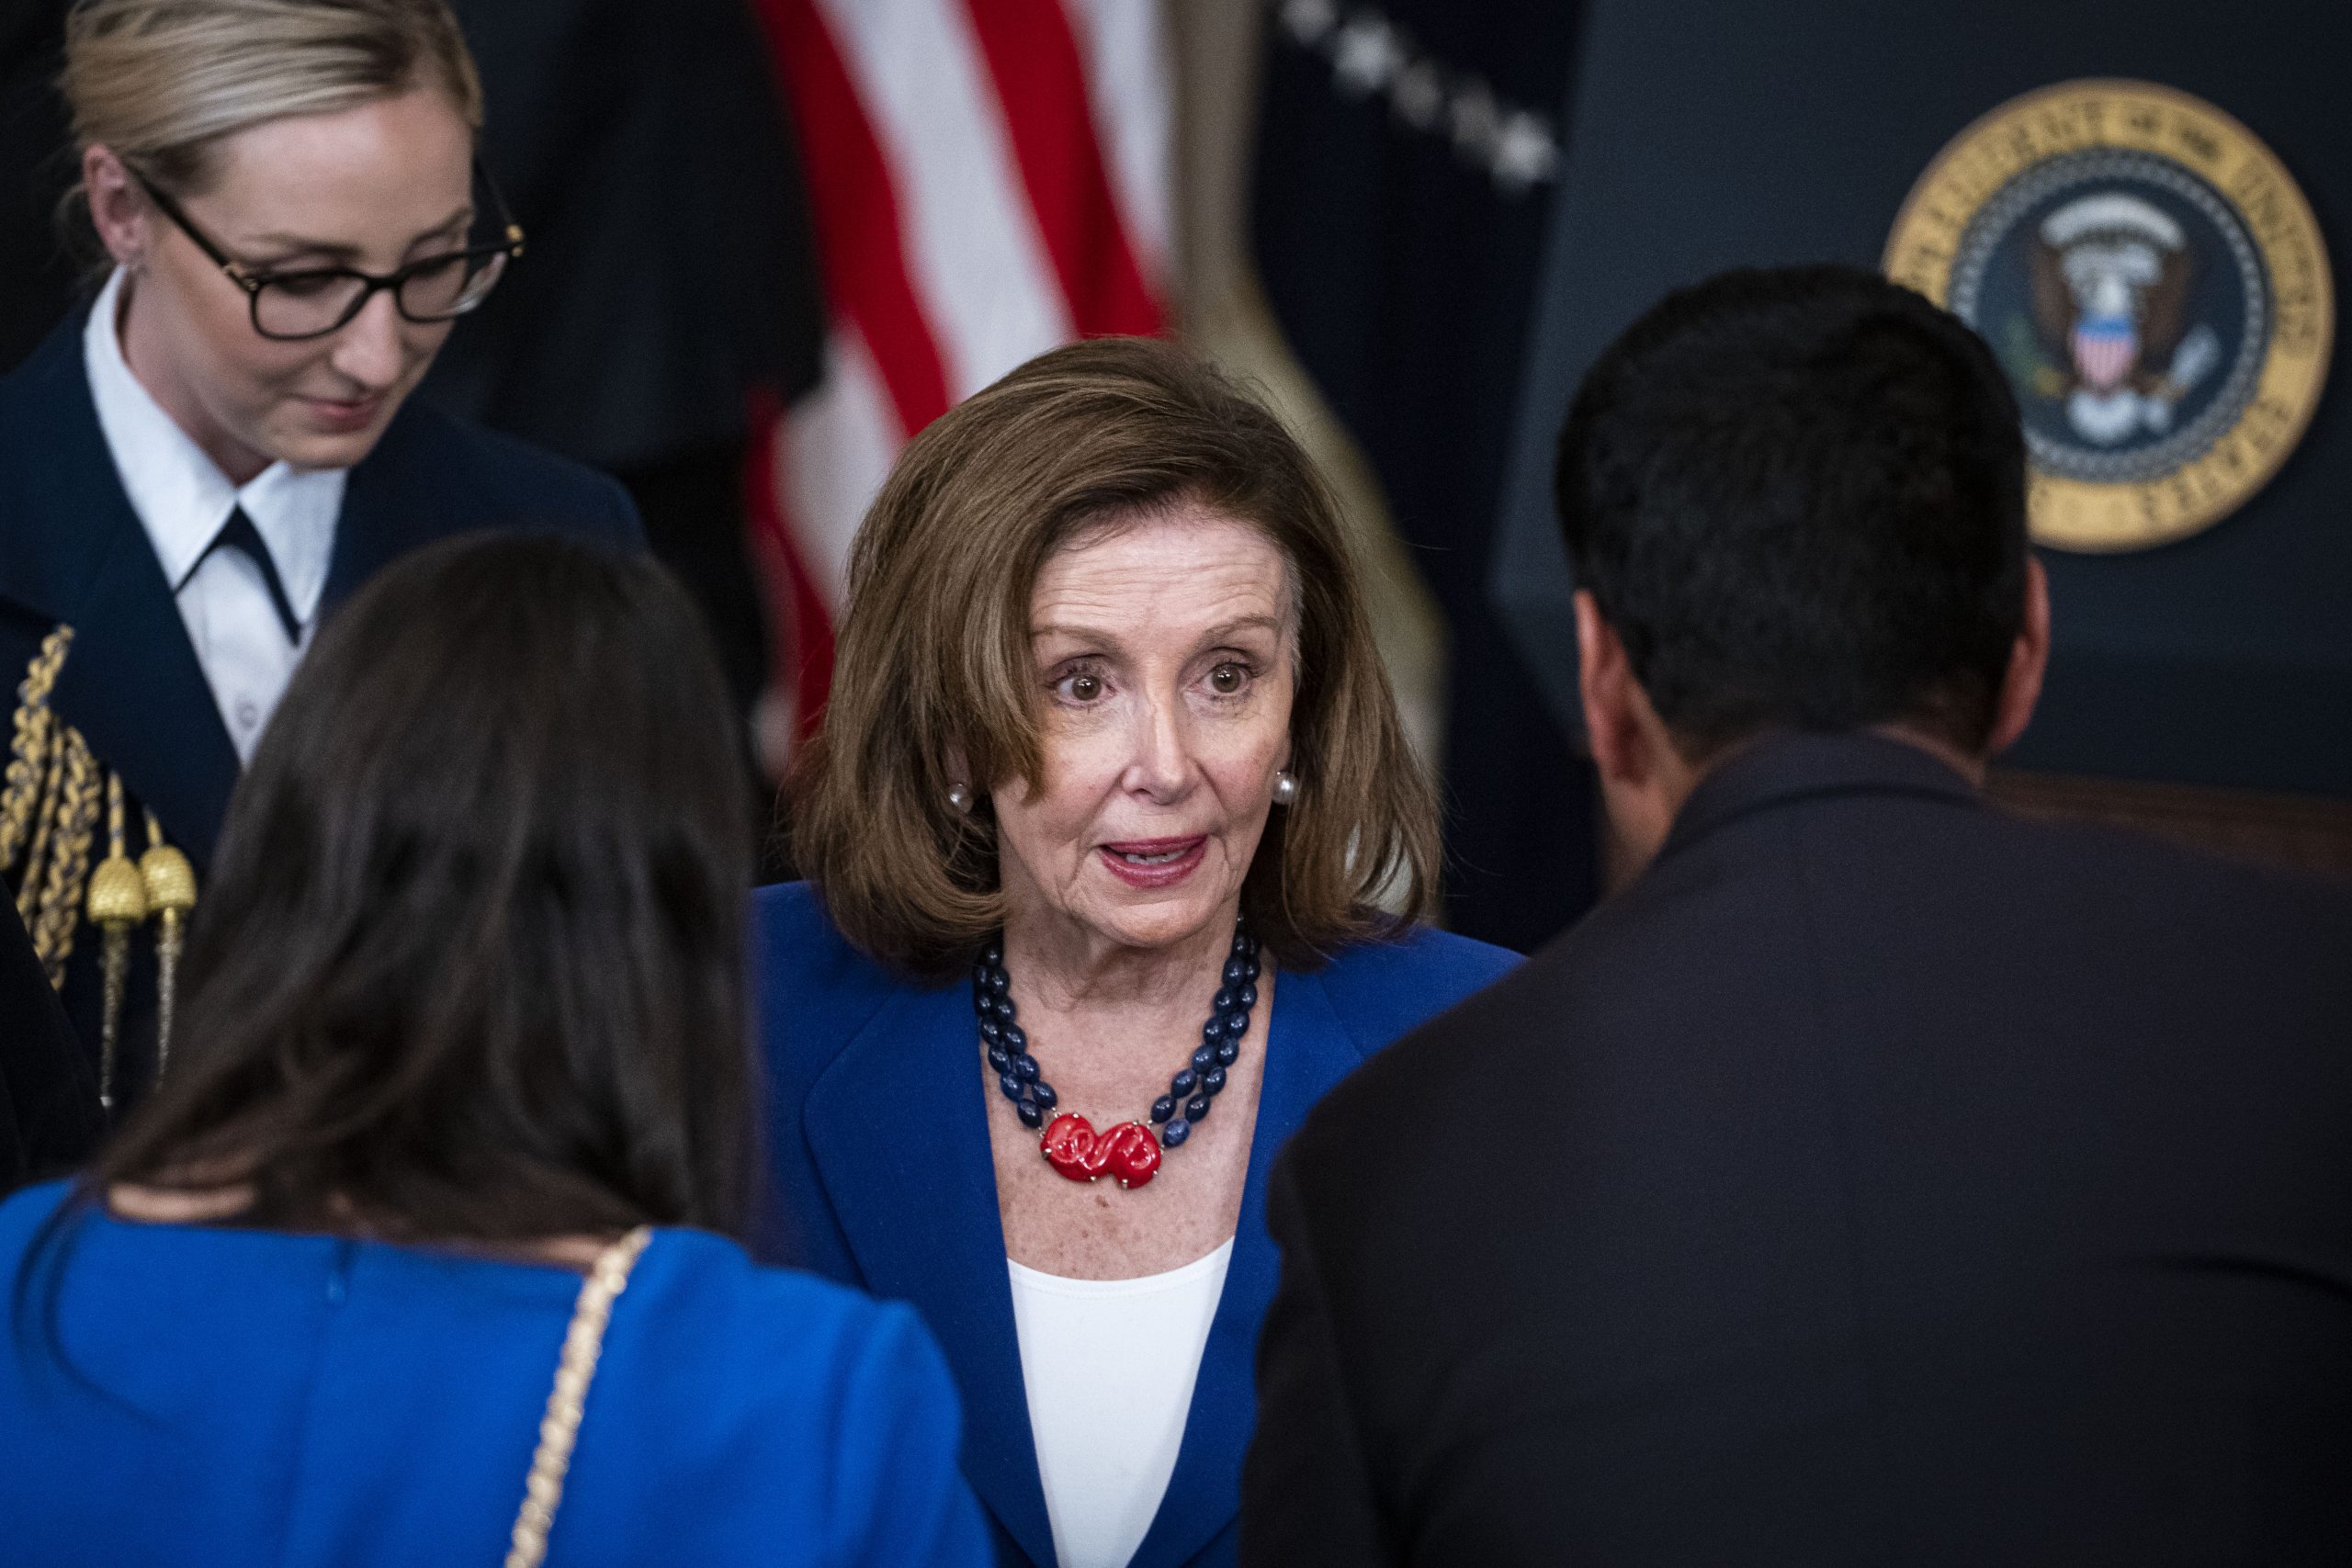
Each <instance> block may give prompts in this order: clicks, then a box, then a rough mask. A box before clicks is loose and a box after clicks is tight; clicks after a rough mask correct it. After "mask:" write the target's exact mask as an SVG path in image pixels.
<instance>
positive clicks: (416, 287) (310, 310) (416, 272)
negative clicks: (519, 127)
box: [130, 159, 523, 343]
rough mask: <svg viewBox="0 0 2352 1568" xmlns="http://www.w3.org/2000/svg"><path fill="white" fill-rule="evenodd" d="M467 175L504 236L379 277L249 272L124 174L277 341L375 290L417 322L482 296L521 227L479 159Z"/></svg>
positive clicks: (332, 319)
mask: <svg viewBox="0 0 2352 1568" xmlns="http://www.w3.org/2000/svg"><path fill="white" fill-rule="evenodd" d="M474 175H475V177H476V178H477V179H479V180H480V181H481V186H482V188H483V189H484V190H486V191H488V192H489V193H490V200H491V205H492V208H493V209H495V211H496V213H497V215H498V216H497V222H498V226H499V229H500V231H502V232H503V234H504V235H505V236H506V237H505V238H504V239H503V240H502V241H500V242H499V243H496V244H490V245H469V246H468V247H467V248H466V249H464V250H460V251H444V252H442V253H441V254H439V255H434V256H426V257H425V258H424V259H423V260H422V261H413V262H411V263H409V264H408V265H406V266H404V267H401V269H400V270H399V271H397V272H388V273H384V274H382V275H381V276H379V275H377V274H375V273H371V272H361V271H359V270H358V269H357V268H356V267H347V266H306V267H295V268H290V269H288V270H286V271H283V272H278V271H269V270H264V269H261V268H256V267H249V266H247V265H244V264H243V263H242V262H240V261H238V260H236V259H235V258H233V257H232V256H231V255H230V254H228V253H227V252H225V251H223V250H222V249H221V248H220V246H219V245H217V244H215V243H213V242H212V240H211V237H210V236H209V235H208V234H206V233H205V231H203V230H201V229H199V228H198V227H197V226H196V224H195V223H194V222H193V221H191V220H189V218H188V215H187V213H186V212H184V211H182V210H181V209H180V205H179V203H178V202H176V201H174V200H173V199H172V198H171V197H168V196H165V195H164V193H163V192H162V191H160V190H158V189H157V188H155V186H154V184H153V182H152V181H150V180H149V179H148V178H147V176H146V175H142V174H141V173H139V171H138V170H136V169H133V170H131V171H130V177H131V178H132V179H134V180H137V181H138V182H139V188H140V189H141V190H143V191H145V192H146V193H147V199H148V200H150V201H152V202H153V203H154V204H155V205H156V206H157V207H158V208H160V209H163V213H164V217H166V218H168V219H170V220H172V221H173V222H174V223H175V224H177V225H178V226H179V231H180V232H181V233H183V234H186V235H187V237H188V238H189V239H190V240H193V241H194V242H196V247H197V249H198V250H200V251H202V252H203V253H204V254H206V255H208V256H209V257H211V258H212V264H213V265H215V266H218V267H219V268H220V270H221V271H222V272H224V273H226V274H228V275H229V281H230V282H232V283H234V284H235V285H236V286H237V287H238V288H242V289H243V290H244V291H245V298H246V300H247V301H248V302H249V304H250V305H251V306H252V309H253V318H254V331H255V332H257V333H261V335H262V336H264V337H266V338H276V339H277V340H278V341H279V342H281V343H297V342H300V341H301V340H302V339H304V338H313V337H324V336H326V335H327V334H328V333H331V332H334V331H336V330H338V329H339V328H341V327H342V326H343V325H344V324H345V322H347V321H350V320H351V319H352V318H353V317H354V316H356V315H357V314H359V312H360V310H361V308H362V307H364V306H365V305H366V304H367V303H368V300H369V299H373V298H374V297H375V294H376V291H377V290H378V289H379V288H389V289H390V290H391V293H392V303H393V304H394V305H395V306H396V307H398V309H399V310H400V313H401V315H403V316H405V317H407V318H408V319H409V320H410V321H415V322H418V323H419V324H430V323H432V322H435V321H451V320H453V319H455V318H457V317H458V316H462V315H464V314H465V313H466V312H467V311H469V310H472V309H473V308H474V307H475V306H477V305H479V304H481V302H482V300H484V299H487V298H488V297H489V295H490V291H491V290H492V288H496V287H497V285H498V280H499V278H500V277H501V276H503V275H504V273H505V271H506V264H507V263H508V262H509V261H511V260H513V259H514V258H515V257H516V256H519V255H521V254H523V230H522V226H521V225H519V224H517V223H516V222H515V215H514V214H513V213H511V212H509V211H508V210H507V208H506V198H505V197H503V196H501V195H500V194H499V191H498V186H497V184H496V183H495V182H494V181H492V179H491V177H490V171H489V170H488V169H485V168H483V167H482V166H481V160H479V159H477V160H475V163H474Z"/></svg>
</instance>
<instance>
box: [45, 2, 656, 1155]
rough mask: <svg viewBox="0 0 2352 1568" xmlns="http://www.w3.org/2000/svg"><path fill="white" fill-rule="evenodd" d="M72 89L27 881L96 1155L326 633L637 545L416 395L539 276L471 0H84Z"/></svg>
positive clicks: (572, 474) (151, 1049) (592, 483)
mask: <svg viewBox="0 0 2352 1568" xmlns="http://www.w3.org/2000/svg"><path fill="white" fill-rule="evenodd" d="M62 88H63V91H64V95H65V98H66V101H67V107H68V109H69V110H70V113H71V117H72V122H73V128H74V142H75V148H74V151H75V152H77V153H78V158H79V167H80V170H81V174H82V181H81V185H80V187H79V189H78V191H77V193H76V197H77V205H78V207H79V209H81V210H83V211H85V212H86V217H87V237H90V238H94V239H95V242H96V246H97V247H98V248H99V249H100V250H102V252H103V254H104V257H105V267H104V270H103V271H102V272H101V273H98V274H96V276H95V277H94V281H96V280H98V279H102V282H101V284H100V287H98V288H97V289H96V298H95V299H94V300H93V301H92V302H91V303H90V305H89V306H87V307H86V308H85V309H82V310H76V311H74V313H73V314H72V315H71V316H70V317H69V318H68V319H67V320H66V321H62V322H60V323H59V325H58V327H57V329H56V331H55V332H54V333H51V336H50V338H49V340H48V341H47V342H46V343H45V344H42V345H41V346H40V348H39V349H38V350H37V351H35V353H34V354H33V355H32V357H31V358H30V359H29V360H28V361H27V362H26V363H25V364H24V365H22V366H21V367H17V369H16V370H15V371H14V372H13V373H11V374H9V375H8V376H6V378H0V517H5V518H6V538H5V541H0V686H6V687H10V688H16V689H17V696H18V707H17V714H16V716H15V719H16V722H15V724H14V725H13V727H12V728H11V730H10V740H11V742H12V744H13V755H12V756H11V758H10V760H9V763H8V768H7V774H6V789H5V793H4V794H0V877H5V880H6V888H7V892H8V895H9V896H10V897H13V898H14V899H15V900H16V904H17V910H18V912H19V914H20V915H21V916H22V918H23V919H24V921H25V924H26V925H27V926H28V928H29V929H30V931H31V933H32V937H33V942H34V945H35V947H36V948H37V949H38V951H39V953H40V959H41V962H42V964H43V965H44V967H45V969H46V970H47V973H48V976H49V978H50V980H51V984H53V985H55V986H57V987H59V988H60V989H61V991H62V995H63V998H64V1000H65V1003H66V1010H67V1011H68V1013H69V1014H71V1016H72V1017H73V1019H74V1023H75V1025H76V1029H77V1032H79V1034H80V1035H81V1036H82V1043H83V1045H84V1047H85V1050H86V1051H87V1053H88V1055H89V1066H90V1074H89V1077H90V1079H91V1082H92V1084H93V1086H94V1089H95V1091H96V1093H95V1096H94V1102H93V1103H92V1104H90V1105H89V1106H88V1107H87V1108H86V1110H87V1115H86V1117H85V1125H84V1127H83V1129H82V1142H83V1143H84V1144H85V1145H86V1144H87V1143H88V1142H90V1141H91V1140H92V1139H94V1138H95V1136H96V1134H97V1132H98V1131H99V1130H100V1129H101V1127H102V1126H103V1124H104V1121H105V1120H106V1118H107V1115H108V1113H111V1114H113V1115H115V1116H119V1114H120V1113H121V1112H122V1111H124V1110H126V1109H127V1108H128V1107H129V1106H130V1105H131V1104H132V1103H134V1102H136V1101H137V1100H139V1099H140V1098H141V1096H142V1095H143V1094H144V1093H145V1092H146V1090H147V1088H148V1086H149V1085H151V1084H152V1083H153V1080H154V1078H155V1077H156V1076H157V1075H158V1074H159V1072H160V1071H162V1070H164V1069H165V1068H166V1067H167V1066H168V1063H169V1051H170V1046H171V1040H170V1023H171V1019H172V1014H173V999H174V998H173V995H172V992H173V989H174V984H173V982H174V979H175V973H174V972H175V968H176V965H177V958H178V949H179V945H180V942H181V938H182V933H183V932H184V931H185V929H186V926H187V921H188V920H189V919H191V917H192V914H193V905H194V902H195V901H196V900H197V899H198V897H200V896H201V892H202V889H203V887H204V886H205V884H206V881H207V879H208V876H209V864H210V861H211V857H212V849H213V840H214V837H215V835H216V834H217V833H218V831H219V829H220V819H221V813H222V810H223V808H224V807H225V805H226V803H227V800H228V796H229V790H230V786H231V785H232V784H234V783H235V782H236V779H237V776H238V774H239V773H240V772H241V770H242V769H243V765H244V764H245V762H246V761H248V760H249V759H250V758H251V757H252V756H253V754H254V748H255V746H256V745H257V744H258V742H259V740H260V738H261V733H262V729H263V727H264V726H265V725H266V723H267V722H268V720H269V717H270V715H271V712H272V710H273V709H274V708H275V707H276V706H277V700H278V697H279V695H280V694H281V693H282V692H283V691H284V690H285V688H286V683H287V682H288V678H289V677H290V676H291V675H292V674H293V671H294V669H295V667H296V665H297V664H299V663H300V660H301V659H302V657H303V655H304V652H305V651H306V650H307V649H309V647H310V646H311V639H312V637H313V635H314V634H315V632H316V631H317V629H318V626H319V624H320V622H321V620H322V618H323V617H325V616H326V615H328V614H330V613H331V612H332V611H333V609H334V606H335V604H337V603H338V602H339V601H341V600H342V599H344V598H345V597H346V596H347V595H348V594H350V593H351V592H353V591H354V590H355V589H356V588H357V587H358V586H359V585H360V584H361V583H363V582H364V581H367V579H368V577H369V576H370V575H371V574H372V573H374V572H375V571H376V570H378V569H379V568H380V567H382V566H384V565H385V564H387V563H388V562H390V561H391V560H392V559H394V558H397V557H399V556H401V555H403V554H405V553H406V552H408V551H409V550H411V549H413V548H414V547H417V546H419V545H422V544H424V543H427V542H429V541H431V540H432V539H435V538H437V537H439V536H445V535H449V534H455V533H458V532H463V531H469V530H476V529H483V528H499V527H510V526H529V527H537V528H545V529H550V530H554V531H558V532H563V533H568V534H571V535H573V536H579V537H583V538H588V539H593V540H597V541H601V542H605V543H608V544H613V545H618V546H621V547H628V548H635V547H637V546H638V544H639V526H638V521H637V516H636V513H635V511H634V510H633V508H632V507H631V505H630V503H629V502H628V498H627V496H626V494H625V493H624V492H623V491H621V490H620V488H619V487H618V486H617V485H616V484H614V483H612V482H611V481H610V480H608V479H603V478H600V477H598V476H596V475H594V474H592V473H590V472H588V471H586V470H584V469H582V468H575V467H572V466H571V465H568V464H566V463H563V462H561V461H560V460H558V459H556V458H553V457H548V456H545V455H543V454H540V453H537V452H534V451H531V450H528V449H526V448H525V447H522V446H516V445H515V444H514V443H512V442H509V441H506V440H503V439H501V438H498V437H495V436H492V435H489V434H484V433H482V432H481V431H478V430H474V429H471V428H469V427H467V426H465V425H462V424H460V423H455V422H453V421H451V420H449V419H448V418H447V417H445V416H443V415H441V414H438V413H436V412H434V411H432V410H431V409H429V408H426V407H424V406H422V405H420V404H417V403H414V402H412V401H411V400H410V399H409V393H410V392H411V391H412V390H413V389H414V388H415V386H416V384H417V382H418V380H419V378H422V377H423V376H424V372H425V370H426V368H427V367H429V366H430V365H431V364H432V362H433V358H434V355H435V352H436V351H437V350H438V349H439V348H440V346H441V344H442V343H443V341H444V340H445V339H446V338H447V336H448V334H449V333H450V332H451V331H452V330H453V325H454V323H455V322H456V321H458V318H460V317H462V316H464V315H466V314H468V313H469V312H470V311H473V310H478V309H480V308H481V307H482V306H483V304H484V303H485V301H486V300H488V299H491V297H492V290H493V289H494V288H495V287H496V285H497V283H498V280H499V278H500V277H501V276H503V274H504V273H505V272H506V270H507V269H509V268H511V267H514V266H516V265H526V263H524V262H523V261H522V260H521V258H522V256H523V254H524V245H525V236H524V235H523V233H522V232H521V231H520V230H519V229H518V228H517V227H516V226H515V224H514V223H513V222H512V221H511V220H509V219H508V217H507V215H506V213H505V211H504V209H503V206H502V204H501V203H500V201H499V198H498V196H497V192H496V187H495V186H494V185H493V183H492V181H491V179H490V178H489V176H488V174H487V172H486V171H484V170H483V169H482V168H481V166H480V165H479V164H478V162H477V161H476V159H475V156H474V143H475V136H476V131H477V130H478V128H479V126H480V125H481V117H482V103H481V85H480V82H479V81H478V79H477V77H476V74H475V71H474V66H473V62H472V60H471V58H470V57H469V55H468V53H467V51H466V45H465V41H464V39H463V38H462V37H461V36H460V35H459V32H458V26H457V23H456V22H455V20H454V19H453V18H452V17H451V16H450V13H449V11H448V9H447V6H446V5H445V4H444V3H443V0H79V3H77V4H76V5H75V6H74V8H73V10H72V11H71V13H70V14H69V17H68V20H67V28H66V47H65V72H64V75H63V78H62ZM61 151H63V150H61ZM71 221H72V222H73V224H74V226H75V227H76V228H77V229H79V228H81V227H82V223H83V220H82V218H81V217H80V216H79V215H78V213H77V214H76V215H75V216H74V217H73V219H72V220H71ZM52 1142H53V1140H52Z"/></svg>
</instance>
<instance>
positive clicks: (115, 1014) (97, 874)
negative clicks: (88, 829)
mask: <svg viewBox="0 0 2352 1568" xmlns="http://www.w3.org/2000/svg"><path fill="white" fill-rule="evenodd" d="M89 916H90V923H91V924H92V925H94V926H96V927H97V928H98V930H99V931H100V932H102V933H103V934H104V936H105V939H106V947H105V950H104V952H103V954H102V963H103V965H104V967H103V970H102V975H103V976H104V981H105V994H104V1003H103V1006H104V1011H103V1012H102V1013H101V1014H100V1015H99V1023H98V1103H99V1104H100V1105H102V1106H104V1107H105V1108H106V1109H107V1111H113V1109H114V1089H115V1071H116V1059H117V1057H118V1055H119V1053H120V1048H121V1043H122V1040H121V1037H122V993H123V987H124V985H125V984H126V982H127V981H128V979H129V977H130V930H131V928H132V927H133V926H136V925H137V924H139V922H140V921H141V920H143V919H146V918H147V884H146V879H145V878H143V877H141V875H140V874H139V867H138V866H137V865H135V864H133V863H131V859H130V856H129V855H128V854H125V853H124V852H123V847H122V775H121V774H119V773H112V774H109V775H108V776H107V858H106V859H105V860H103V861H101V862H99V863H98V866H97V869H96V871H93V872H92V873H91V874H90V898H89Z"/></svg>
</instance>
